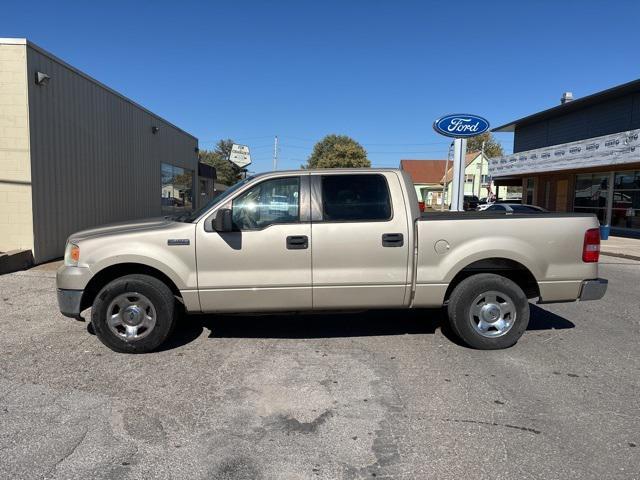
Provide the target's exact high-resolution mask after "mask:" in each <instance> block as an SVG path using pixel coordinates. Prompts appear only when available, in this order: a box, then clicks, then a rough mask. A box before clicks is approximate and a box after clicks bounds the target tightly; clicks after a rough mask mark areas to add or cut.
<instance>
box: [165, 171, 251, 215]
mask: <svg viewBox="0 0 640 480" xmlns="http://www.w3.org/2000/svg"><path fill="white" fill-rule="evenodd" d="M254 178H255V175H252V176H250V177H247V178H245V179H243V180H240V181H239V182H238V183H236V184H234V185H233V186H231V187H229V188H227V189H226V190H225V191H224V192H222V193H221V194H220V195H218V196H217V197H215V198H212V199H211V200H209V201H208V202H207V203H206V204H205V205H203V206H202V207H200V208H199V209H197V210H195V211H194V212H190V213H183V214H181V215H178V216H177V217H174V218H172V220H175V221H176V222H185V223H190V222H193V221H195V220H196V219H197V218H198V217H200V216H201V215H202V214H203V213H205V212H206V211H207V210H209V209H211V208H213V207H214V206H216V205H217V204H219V203H221V202H224V201H225V199H226V198H227V197H229V196H230V195H231V194H232V193H233V192H235V191H236V190H238V189H239V188H241V187H242V186H244V185H246V184H247V183H249V182H250V181H251V180H253V179H254Z"/></svg>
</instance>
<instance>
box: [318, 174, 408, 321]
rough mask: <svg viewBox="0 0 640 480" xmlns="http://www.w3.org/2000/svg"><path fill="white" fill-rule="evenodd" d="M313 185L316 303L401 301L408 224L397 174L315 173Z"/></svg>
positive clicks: (326, 305) (341, 304)
mask: <svg viewBox="0 0 640 480" xmlns="http://www.w3.org/2000/svg"><path fill="white" fill-rule="evenodd" d="M311 190H312V207H311V217H312V223H311V235H312V238H313V254H312V278H313V307H314V309H323V308H367V307H376V306H385V307H387V306H388V307H392V306H401V305H403V304H404V298H405V291H406V289H407V282H408V275H407V272H408V262H409V244H408V242H409V235H408V232H409V230H408V229H409V224H408V219H407V215H406V213H405V206H404V197H403V192H402V188H401V185H400V179H399V178H398V176H397V175H396V174H395V173H393V172H371V173H357V174H345V173H339V172H336V173H331V172H327V173H326V174H325V173H322V174H320V173H317V174H312V175H311ZM392 199H396V203H394V202H393V201H392Z"/></svg>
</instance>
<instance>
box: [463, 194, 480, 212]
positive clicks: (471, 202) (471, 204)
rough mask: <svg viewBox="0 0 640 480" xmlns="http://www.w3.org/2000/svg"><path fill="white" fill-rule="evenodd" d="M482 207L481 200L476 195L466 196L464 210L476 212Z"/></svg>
mask: <svg viewBox="0 0 640 480" xmlns="http://www.w3.org/2000/svg"><path fill="white" fill-rule="evenodd" d="M478 205H480V200H479V199H478V197H476V196H475V195H465V196H464V203H463V208H464V209H465V210H475V209H476V208H478Z"/></svg>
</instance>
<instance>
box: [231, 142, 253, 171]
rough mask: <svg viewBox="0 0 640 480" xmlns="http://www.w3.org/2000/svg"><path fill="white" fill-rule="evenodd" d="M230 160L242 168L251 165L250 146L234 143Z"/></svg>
mask: <svg viewBox="0 0 640 480" xmlns="http://www.w3.org/2000/svg"><path fill="white" fill-rule="evenodd" d="M229 161H230V162H231V163H233V164H234V165H237V166H238V167H240V168H244V167H246V166H247V165H249V164H250V163H251V154H250V153H249V147H247V146H246V145H236V144H235V143H234V144H233V146H232V147H231V153H230V154H229Z"/></svg>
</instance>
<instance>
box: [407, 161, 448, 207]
mask: <svg viewBox="0 0 640 480" xmlns="http://www.w3.org/2000/svg"><path fill="white" fill-rule="evenodd" d="M446 163H447V161H446V160H400V169H401V170H404V171H405V172H408V173H409V175H411V180H413V185H414V187H415V189H416V194H417V195H418V200H419V201H420V202H424V204H425V205H426V206H428V207H434V206H436V205H442V183H440V182H441V181H442V176H443V175H444V172H445V168H446Z"/></svg>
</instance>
